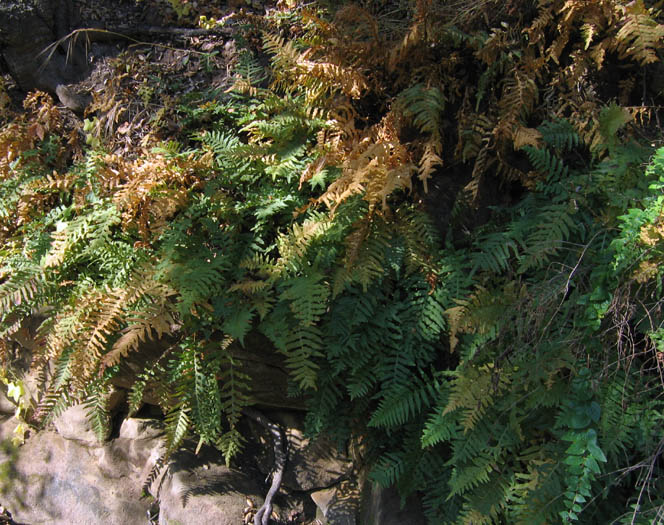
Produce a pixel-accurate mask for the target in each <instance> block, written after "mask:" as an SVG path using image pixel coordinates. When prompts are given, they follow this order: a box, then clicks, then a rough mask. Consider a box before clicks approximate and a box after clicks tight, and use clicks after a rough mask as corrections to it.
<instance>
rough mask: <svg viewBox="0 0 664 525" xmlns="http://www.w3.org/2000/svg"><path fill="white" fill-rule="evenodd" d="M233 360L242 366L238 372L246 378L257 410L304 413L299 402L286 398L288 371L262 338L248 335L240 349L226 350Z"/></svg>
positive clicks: (258, 334)
mask: <svg viewBox="0 0 664 525" xmlns="http://www.w3.org/2000/svg"><path fill="white" fill-rule="evenodd" d="M230 351H231V353H232V354H233V357H234V358H235V359H236V360H238V361H239V362H240V363H241V364H242V371H243V372H244V373H245V374H247V375H248V376H249V378H250V385H249V386H250V389H251V396H252V398H253V399H254V400H255V401H256V403H257V405H259V406H261V407H269V408H280V409H289V410H304V409H305V402H304V399H302V398H296V397H292V396H289V395H288V370H287V369H286V367H285V366H284V358H283V356H282V355H280V354H278V353H277V351H276V350H275V348H274V345H273V344H272V343H271V342H270V340H269V339H268V338H267V337H265V336H264V335H262V334H260V333H258V332H250V333H249V334H247V335H246V337H245V339H244V346H241V345H239V344H234V345H232V346H231V347H230Z"/></svg>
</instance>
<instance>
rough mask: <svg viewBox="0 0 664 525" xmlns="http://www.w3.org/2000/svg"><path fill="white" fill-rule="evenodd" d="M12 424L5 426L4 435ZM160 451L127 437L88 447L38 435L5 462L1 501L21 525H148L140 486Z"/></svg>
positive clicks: (47, 434) (50, 435)
mask: <svg viewBox="0 0 664 525" xmlns="http://www.w3.org/2000/svg"><path fill="white" fill-rule="evenodd" d="M13 425H14V422H13V421H11V420H8V421H7V420H6V421H5V422H4V423H2V424H1V425H0V427H2V431H0V435H3V436H4V435H6V434H7V433H11V431H12V430H13ZM4 427H8V428H7V429H5V428H4ZM5 430H6V432H5ZM158 447H160V444H159V442H158V441H157V440H127V439H116V440H113V441H112V442H110V443H107V444H105V445H103V446H100V447H89V446H86V445H85V444H83V443H81V442H79V441H76V440H67V439H64V438H63V437H62V436H61V435H59V434H57V433H55V432H52V431H43V432H38V433H37V434H35V435H33V436H31V437H30V438H29V439H28V440H27V441H26V443H25V445H23V446H22V447H20V448H19V449H18V450H17V451H16V453H15V454H13V455H12V454H7V453H4V454H3V456H4V457H2V459H0V461H2V462H4V463H5V464H4V469H5V472H6V473H7V474H8V478H9V479H8V480H6V481H5V482H4V483H3V485H4V486H2V487H1V488H2V489H3V494H2V503H3V505H5V506H6V507H7V508H9V509H10V510H11V512H12V515H13V517H14V519H15V520H16V521H17V522H25V523H30V524H31V525H41V524H44V525H45V524H49V525H71V524H75V523H94V524H96V523H99V524H101V523H103V524H104V525H134V524H135V525H145V522H146V518H145V516H146V512H147V510H148V507H149V502H148V501H147V500H145V499H141V486H142V483H143V481H144V480H145V478H144V477H143V476H145V472H146V471H147V472H149V470H150V469H151V468H152V465H154V461H155V460H156V457H157V456H158V455H159V453H160V450H158Z"/></svg>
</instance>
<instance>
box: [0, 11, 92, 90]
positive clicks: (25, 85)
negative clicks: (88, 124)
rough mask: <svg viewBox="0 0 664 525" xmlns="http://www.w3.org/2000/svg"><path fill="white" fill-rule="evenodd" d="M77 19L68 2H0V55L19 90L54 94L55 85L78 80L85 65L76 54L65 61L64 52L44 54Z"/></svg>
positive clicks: (61, 50)
mask: <svg viewBox="0 0 664 525" xmlns="http://www.w3.org/2000/svg"><path fill="white" fill-rule="evenodd" d="M76 18H77V17H76V13H75V12H74V9H73V4H72V1H71V0H3V1H2V2H0V53H1V54H2V58H4V62H5V64H6V65H7V67H8V69H9V73H10V75H11V76H12V77H13V78H14V80H15V81H16V83H17V84H18V85H19V86H20V87H21V89H23V90H25V91H28V90H32V89H41V90H45V91H49V92H51V93H53V92H54V91H55V88H56V86H57V85H58V84H66V83H69V82H74V81H75V80H77V79H78V78H79V77H80V75H81V73H82V71H83V70H84V69H85V67H86V64H85V63H84V61H83V60H81V59H80V57H78V55H79V53H74V58H73V59H72V60H68V58H67V56H66V52H65V51H64V50H63V49H60V48H58V49H55V50H54V52H53V53H48V52H44V51H45V50H46V49H47V48H48V46H50V45H51V44H53V43H54V42H56V41H57V40H58V39H59V38H61V37H63V36H65V35H66V34H67V33H68V32H69V31H70V28H71V26H72V24H73V23H75V21H76ZM69 58H72V57H69Z"/></svg>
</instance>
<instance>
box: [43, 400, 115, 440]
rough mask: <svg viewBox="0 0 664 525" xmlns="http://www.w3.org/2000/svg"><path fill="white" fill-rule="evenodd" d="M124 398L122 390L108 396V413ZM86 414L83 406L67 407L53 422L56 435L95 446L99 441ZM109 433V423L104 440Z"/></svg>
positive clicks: (86, 411)
mask: <svg viewBox="0 0 664 525" xmlns="http://www.w3.org/2000/svg"><path fill="white" fill-rule="evenodd" d="M124 397H125V393H124V392H123V391H122V390H117V389H116V390H114V391H113V392H112V393H111V394H110V399H109V401H108V411H109V413H112V412H113V410H114V409H115V408H117V407H118V405H119V404H120V403H121V402H122V400H123V399H124ZM87 413H88V409H87V408H86V407H85V405H75V406H73V407H69V408H68V409H67V410H65V411H64V412H63V413H62V414H60V415H59V416H58V417H56V418H55V419H54V420H53V425H54V426H55V429H56V430H57V432H58V434H60V435H61V436H62V437H63V438H65V439H74V440H76V441H81V442H84V443H90V444H96V443H98V442H99V439H98V438H97V435H96V434H95V432H94V430H93V428H92V424H91V423H90V421H89V419H88V416H87ZM109 419H110V415H109ZM110 432H111V424H110V421H109V424H108V432H107V434H106V435H105V436H104V440H106V439H108V437H109V435H110Z"/></svg>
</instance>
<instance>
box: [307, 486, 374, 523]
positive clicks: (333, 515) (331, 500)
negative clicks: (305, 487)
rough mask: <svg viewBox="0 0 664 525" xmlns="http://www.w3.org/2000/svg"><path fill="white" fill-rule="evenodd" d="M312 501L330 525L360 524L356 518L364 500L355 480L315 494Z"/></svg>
mask: <svg viewBox="0 0 664 525" xmlns="http://www.w3.org/2000/svg"><path fill="white" fill-rule="evenodd" d="M311 499H312V500H314V502H315V503H316V506H317V507H318V508H319V509H320V514H322V516H323V517H324V518H325V520H326V522H327V523H328V524H329V525H355V524H356V523H358V522H357V519H356V517H357V515H358V513H359V510H360V504H361V499H362V498H361V494H360V491H359V489H358V486H357V483H355V481H354V480H344V481H342V482H341V483H339V484H338V485H337V486H335V487H331V488H329V489H323V490H319V491H316V492H313V493H312V494H311ZM321 521H322V520H321ZM360 523H362V524H364V523H365V522H364V521H362V522H360ZM375 523H376V524H378V523H382V522H375Z"/></svg>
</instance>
